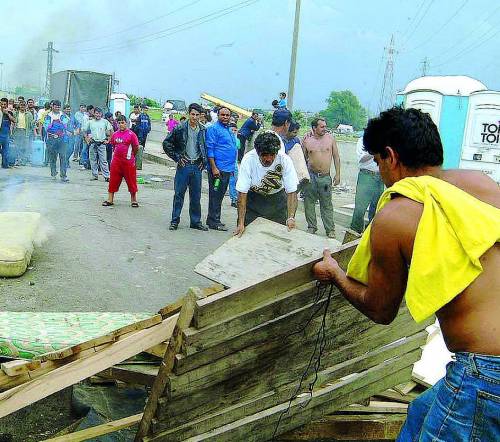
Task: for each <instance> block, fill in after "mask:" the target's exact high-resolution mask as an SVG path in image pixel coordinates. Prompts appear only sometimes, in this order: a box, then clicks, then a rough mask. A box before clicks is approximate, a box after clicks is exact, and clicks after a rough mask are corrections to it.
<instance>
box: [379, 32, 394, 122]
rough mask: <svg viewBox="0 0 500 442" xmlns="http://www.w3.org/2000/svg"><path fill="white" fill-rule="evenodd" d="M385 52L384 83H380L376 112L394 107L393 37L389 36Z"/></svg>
mask: <svg viewBox="0 0 500 442" xmlns="http://www.w3.org/2000/svg"><path fill="white" fill-rule="evenodd" d="M385 49H386V51H387V63H386V65H385V72H384V81H383V83H382V91H381V92H380V101H379V103H378V112H381V111H382V110H384V109H387V108H389V107H392V106H393V105H394V55H395V54H396V49H395V48H394V35H391V41H390V43H389V47H388V48H385Z"/></svg>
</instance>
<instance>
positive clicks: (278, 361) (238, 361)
mask: <svg viewBox="0 0 500 442" xmlns="http://www.w3.org/2000/svg"><path fill="white" fill-rule="evenodd" d="M346 309H347V310H343V309H341V310H338V311H337V312H336V314H332V315H329V316H328V317H327V321H326V336H327V347H326V352H327V353H328V351H330V349H332V350H334V349H335V348H338V347H339V346H342V345H348V344H352V341H353V336H358V337H361V336H362V334H363V333H367V334H375V333H378V332H382V331H386V332H388V333H389V332H390V333H391V336H392V337H393V338H392V339H393V340H395V339H398V338H400V337H401V336H404V335H405V334H408V335H411V334H414V333H416V332H418V331H419V330H421V329H422V328H423V327H425V324H416V323H415V322H414V321H412V320H411V318H410V316H409V314H408V312H407V310H406V308H405V309H403V310H402V313H400V315H399V316H398V317H397V318H396V320H395V321H394V322H393V324H391V325H390V326H389V328H387V326H383V325H376V324H373V323H372V322H371V321H370V320H369V319H368V318H366V317H365V316H363V315H362V314H361V313H360V312H359V311H357V310H356V309H355V308H354V307H352V306H350V305H348V306H346ZM320 326H321V320H320V318H318V319H317V320H313V321H312V323H311V324H309V326H308V327H307V328H306V329H305V330H304V332H302V333H300V334H298V333H295V334H293V335H292V334H290V335H289V336H287V335H284V336H278V337H277V338H276V339H274V340H269V341H267V340H265V341H264V342H263V343H260V344H258V345H255V346H249V347H246V348H243V349H242V350H240V351H238V352H236V353H232V354H229V355H227V356H225V357H223V358H221V359H218V360H216V361H214V362H212V363H211V364H209V365H203V366H201V367H198V368H196V369H194V370H192V371H188V372H187V373H183V374H181V375H178V376H177V375H171V376H169V382H168V388H167V394H168V395H169V397H170V398H171V399H172V398H176V397H180V396H181V395H187V394H193V393H194V392H195V391H197V390H200V389H203V388H206V387H208V386H210V385H215V384H217V383H219V382H223V381H224V380H229V379H231V378H235V377H236V376H239V375H240V374H242V373H245V372H248V371H253V370H256V369H258V368H259V367H264V368H265V367H268V366H273V367H276V368H275V369H274V371H273V379H276V377H277V376H278V375H279V372H280V370H279V369H282V370H289V369H291V368H292V367H291V366H290V361H294V362H296V361H299V362H302V363H305V360H298V359H297V355H302V354H303V351H304V348H308V343H310V342H313V341H314V340H315V339H316V333H317V330H318V329H319V327H320ZM396 327H398V328H396ZM339 330H341V332H339ZM389 342H390V341H389ZM370 348H372V347H371V346H370V344H369V343H368V344H367V347H366V351H368V350H369V349H370ZM176 357H177V358H180V357H182V356H176Z"/></svg>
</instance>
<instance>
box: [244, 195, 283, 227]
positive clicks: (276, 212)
mask: <svg viewBox="0 0 500 442" xmlns="http://www.w3.org/2000/svg"><path fill="white" fill-rule="evenodd" d="M287 207H288V205H287V196H286V193H285V190H284V189H282V190H280V191H279V192H277V193H272V194H271V195H261V194H260V193H257V192H254V191H252V190H250V191H249V192H248V194H247V211H246V214H245V221H244V224H245V226H248V224H250V223H251V222H252V221H254V220H255V219H256V218H259V217H260V218H265V219H268V220H269V221H274V222H275V223H279V224H286V218H287V214H288V210H287Z"/></svg>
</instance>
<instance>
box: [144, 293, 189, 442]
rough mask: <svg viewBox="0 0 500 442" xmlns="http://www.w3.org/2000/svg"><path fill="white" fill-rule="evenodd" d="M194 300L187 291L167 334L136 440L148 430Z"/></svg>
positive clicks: (171, 367) (178, 348) (172, 365)
mask: <svg viewBox="0 0 500 442" xmlns="http://www.w3.org/2000/svg"><path fill="white" fill-rule="evenodd" d="M195 302H196V297H195V296H194V295H193V293H191V292H188V294H187V295H186V297H185V302H184V305H183V306H182V308H181V311H180V312H179V315H178V317H175V316H174V317H173V318H176V320H175V326H174V329H173V332H172V333H171V336H169V341H168V347H167V350H166V352H165V355H164V356H163V360H162V363H161V365H160V368H159V370H158V375H157V376H156V379H155V382H154V384H153V387H152V388H151V393H150V394H149V397H148V400H147V402H146V407H145V409H144V415H143V417H142V419H141V422H140V424H139V429H138V430H137V434H136V436H135V440H136V441H138V442H139V441H141V440H142V438H143V437H144V436H146V435H147V434H148V432H149V427H150V426H151V420H152V419H153V416H154V415H155V414H156V410H157V408H158V399H159V398H160V396H162V394H163V392H164V391H165V385H166V383H167V380H168V375H169V374H170V373H171V372H172V369H173V368H174V357H175V355H176V354H177V353H178V352H179V350H180V348H181V345H182V331H183V330H184V329H185V328H187V327H189V326H190V324H191V321H192V319H193V314H194V306H195Z"/></svg>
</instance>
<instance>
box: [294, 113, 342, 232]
mask: <svg viewBox="0 0 500 442" xmlns="http://www.w3.org/2000/svg"><path fill="white" fill-rule="evenodd" d="M311 128H312V135H310V136H308V137H305V138H304V139H303V140H302V149H303V151H304V157H305V159H306V162H307V168H308V170H309V175H310V182H309V183H308V184H306V186H304V211H305V214H306V221H307V231H308V232H309V233H316V231H317V230H318V224H317V220H316V201H317V200H319V209H320V213H321V219H322V221H323V225H324V227H325V231H326V235H327V236H328V237H329V238H335V224H334V222H333V203H332V185H334V186H337V185H338V184H339V183H340V156H339V151H338V149H337V142H336V141H335V138H334V137H333V136H332V135H330V134H329V133H328V132H327V131H326V121H325V119H323V118H315V119H314V120H312V122H311ZM332 159H333V162H334V164H335V176H334V178H333V180H332V177H331V175H330V169H331V167H332Z"/></svg>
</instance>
